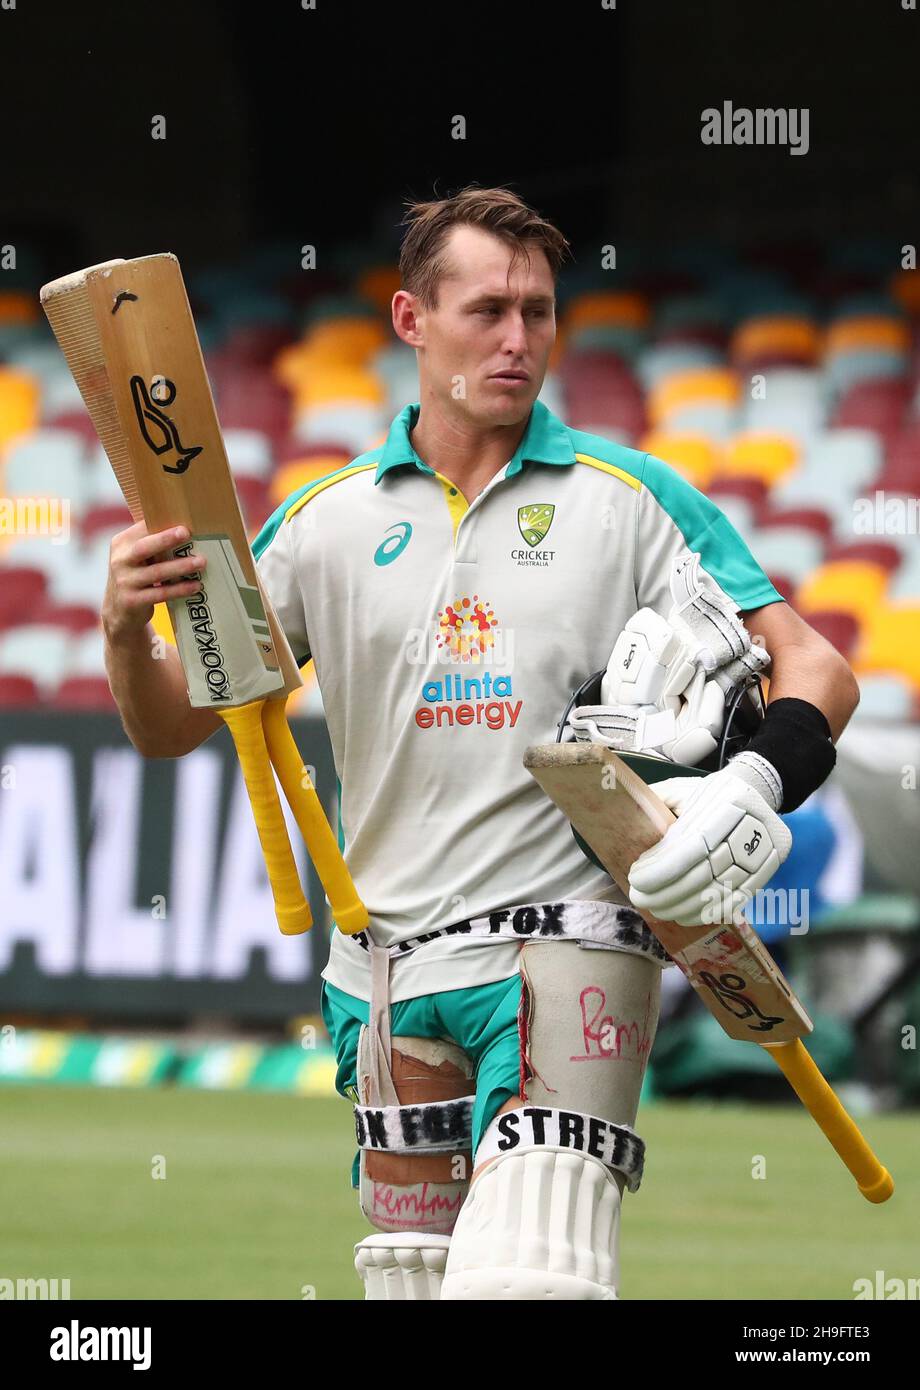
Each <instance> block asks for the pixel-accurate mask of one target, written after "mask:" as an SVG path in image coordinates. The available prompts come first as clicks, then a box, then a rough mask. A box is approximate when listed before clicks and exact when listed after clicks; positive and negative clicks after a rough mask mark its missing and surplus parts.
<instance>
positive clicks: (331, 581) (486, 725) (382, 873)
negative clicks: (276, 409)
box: [253, 401, 781, 1002]
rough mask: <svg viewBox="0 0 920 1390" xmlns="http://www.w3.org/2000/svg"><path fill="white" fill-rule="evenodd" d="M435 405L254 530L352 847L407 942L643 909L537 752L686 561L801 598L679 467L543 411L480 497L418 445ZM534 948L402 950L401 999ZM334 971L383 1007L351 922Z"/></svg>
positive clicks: (730, 583) (764, 596)
mask: <svg viewBox="0 0 920 1390" xmlns="http://www.w3.org/2000/svg"><path fill="white" fill-rule="evenodd" d="M419 409H420V407H419V405H418V404H414V405H409V406H406V408H405V409H404V410H403V411H401V413H400V414H399V415H398V416H397V417H396V418H395V420H394V421H393V423H392V425H391V427H390V430H389V433H388V436H387V439H386V442H385V444H384V445H383V446H382V447H380V448H377V449H374V450H372V451H371V452H369V453H366V454H362V455H360V456H359V457H358V458H356V459H355V460H354V462H353V463H351V464H349V465H348V466H347V467H345V468H341V469H339V470H338V471H337V472H335V473H332V474H330V475H329V476H328V477H325V478H322V479H319V480H318V481H315V482H312V483H310V484H308V485H307V486H306V487H304V488H301V489H300V490H299V491H298V492H296V493H294V494H293V495H292V496H291V497H290V498H288V499H287V501H285V502H284V503H283V504H282V506H280V507H279V508H278V509H277V511H276V512H275V513H274V514H273V515H272V516H271V517H270V518H269V520H268V521H267V522H266V524H265V526H264V527H263V528H262V531H261V532H260V534H259V535H258V537H257V538H256V540H255V542H254V543H253V552H254V554H255V556H256V559H257V563H258V570H259V574H260V576H261V578H262V580H263V582H264V584H265V587H266V589H267V591H268V594H269V596H270V598H271V600H272V603H273V604H274V606H275V608H276V610H277V613H278V617H279V619H280V621H281V623H282V626H283V627H284V630H285V632H286V634H287V637H288V640H289V642H290V644H291V647H292V649H293V652H294V655H295V657H296V658H297V660H298V662H299V664H301V665H303V664H304V662H306V661H307V660H308V659H309V658H310V657H312V659H313V661H314V663H315V669H316V676H317V681H318V684H319V689H320V692H321V695H322V700H323V705H324V708H325V713H326V719H327V722H328V727H329V735H330V740H331V744H332V750H333V755H334V759H335V766H336V772H337V775H338V779H339V782H340V786H341V803H340V810H341V832H340V843H341V844H342V846H343V850H344V854H345V859H346V862H347V864H348V867H349V869H350V871H351V874H352V876H353V878H354V881H355V884H356V886H357V889H358V892H359V893H360V895H361V897H362V899H363V900H364V902H365V904H366V906H367V909H368V912H369V914H370V924H371V932H372V935H373V939H374V940H375V941H376V942H377V943H378V944H380V945H392V944H394V943H396V942H399V941H405V940H407V939H408V938H410V937H416V936H418V935H419V934H420V933H425V932H428V931H432V930H435V929H437V928H441V927H444V926H447V925H448V924H451V923H456V922H458V921H462V920H463V919H466V918H470V917H477V916H480V915H483V914H487V913H490V912H493V911H495V910H497V909H500V908H503V907H508V906H514V905H518V904H523V903H552V902H559V901H564V900H569V899H590V900H595V901H599V902H608V903H625V902H626V901H627V900H626V899H625V898H624V896H623V895H622V894H621V893H620V891H619V890H618V889H617V887H616V886H615V884H614V883H613V881H612V880H611V879H610V878H609V876H608V875H606V874H605V873H603V872H602V871H601V870H599V869H598V868H596V867H595V865H593V864H592V863H590V861H589V860H588V859H587V858H586V857H585V856H584V855H583V854H582V852H581V850H580V849H579V847H578V845H577V844H576V842H575V839H574V837H573V835H572V831H571V827H570V825H569V822H568V821H567V820H566V818H565V817H564V816H563V815H562V813H561V812H560V811H559V810H557V808H556V807H555V805H554V804H553V803H552V802H551V801H549V799H548V798H547V797H546V796H545V794H544V793H543V792H542V791H541V789H540V787H539V786H538V785H537V783H536V782H535V781H534V780H533V778H532V777H531V776H530V774H529V773H528V772H527V771H526V769H525V768H524V766H523V764H522V756H523V752H524V749H525V747H526V746H527V745H528V744H531V743H544V742H552V741H553V740H554V738H555V731H556V726H557V723H558V721H559V718H560V716H561V714H562V711H563V710H564V708H565V706H566V703H567V702H568V700H569V697H570V696H571V694H572V692H573V690H574V689H575V688H576V687H577V686H578V685H579V684H580V683H581V682H582V681H583V680H584V679H585V678H586V677H587V676H588V675H590V674H591V672H593V671H597V670H599V669H601V668H602V667H604V666H606V664H607V661H608V659H609V657H610V653H611V651H612V649H613V645H614V643H615V641H616V639H617V637H618V636H619V634H620V632H621V631H622V629H623V627H624V626H625V624H626V621H627V619H628V618H629V617H630V616H631V615H632V614H634V613H635V612H636V610H637V609H639V608H642V607H646V606H647V607H650V608H654V609H655V610H656V611H657V612H659V613H661V614H662V615H666V614H667V612H668V611H669V609H670V607H671V597H670V591H669V576H670V572H671V565H672V561H673V559H674V558H675V557H676V556H677V555H678V554H681V553H683V552H685V551H687V550H692V551H699V552H700V554H701V556H702V567H703V568H704V569H705V570H706V571H707V572H708V573H709V574H711V575H712V577H713V578H714V579H715V580H716V581H717V582H718V583H719V584H720V585H721V586H722V588H723V589H724V590H725V591H726V593H728V594H729V595H730V596H731V597H732V598H733V599H734V601H735V603H736V604H737V606H738V608H739V610H740V611H742V612H744V611H746V610H749V609H753V608H759V607H761V606H762V605H763V604H767V603H774V602H777V601H781V596H780V595H779V594H778V593H777V591H776V589H775V588H774V587H773V585H772V584H771V583H770V582H769V580H768V579H767V577H766V575H765V574H764V572H763V571H762V570H761V568H760V567H759V565H758V564H757V563H756V561H755V560H754V558H753V557H752V555H751V553H750V551H749V550H748V548H747V546H746V545H745V543H744V541H743V540H742V539H741V537H740V536H739V535H738V533H737V531H735V529H734V528H733V527H732V526H731V524H730V523H729V521H728V520H727V518H726V517H725V516H724V515H723V514H722V512H720V511H719V509H718V508H717V507H716V506H715V505H714V504H713V503H712V502H710V501H709V500H708V499H707V498H706V497H705V496H703V495H702V494H701V493H700V492H698V491H697V490H696V489H695V488H693V487H691V486H690V484H689V483H687V482H685V481H684V480H683V479H682V478H681V477H680V475H679V474H677V473H676V472H675V471H674V470H673V469H672V468H670V467H669V466H668V465H667V464H665V463H662V462H661V461H660V460H659V459H656V458H653V457H651V456H649V455H647V454H643V453H640V452H638V451H636V450H634V449H627V448H624V447H623V446H621V445H619V444H614V443H611V442H610V441H609V440H606V439H603V438H601V437H599V436H597V435H589V434H584V433H582V432H580V431H578V430H572V429H569V428H568V426H566V425H565V424H564V423H563V422H562V421H561V420H559V419H558V418H557V417H556V416H555V415H553V414H552V412H551V411H549V410H548V409H547V408H546V406H545V405H543V404H542V402H540V401H537V402H535V404H534V406H533V409H532V411H531V415H530V419H529V421H528V426H527V429H526V432H525V434H524V437H523V439H522V440H521V444H520V446H519V448H518V449H517V451H516V453H515V454H514V457H513V458H512V459H511V460H510V462H509V463H508V464H507V465H506V466H505V467H504V468H503V469H502V470H501V471H500V472H499V473H498V474H497V475H496V477H495V478H493V479H492V481H491V482H490V483H489V484H488V486H487V487H486V488H485V489H484V490H483V491H482V492H481V493H480V494H479V496H478V497H476V498H475V499H474V500H473V501H472V502H471V503H470V504H469V505H468V504H467V502H466V501H465V499H464V498H463V497H462V495H461V494H460V492H459V491H458V489H457V488H456V486H455V485H454V484H453V483H451V482H450V480H449V479H447V478H445V477H442V476H441V475H440V474H438V473H435V472H434V470H432V469H431V468H430V467H428V465H427V464H425V463H424V462H423V461H422V460H421V459H420V458H419V456H418V455H417V454H416V452H415V450H414V449H413V447H412V443H411V439H410V432H411V430H412V428H413V427H414V425H415V422H416V420H417V419H418V415H419ZM518 951H519V946H518V944H517V943H516V942H514V941H508V940H504V939H492V938H474V937H470V936H447V937H441V938H438V939H436V940H433V941H430V942H427V943H425V944H424V945H422V946H419V947H417V948H416V949H415V950H413V951H412V952H411V953H409V954H407V955H405V956H400V957H397V958H395V959H394V960H393V963H392V970H391V977H390V980H391V985H390V997H391V999H392V1000H393V1001H394V1002H395V1001H396V1000H399V999H406V998H412V997H415V996H416V995H419V994H427V993H433V992H436V991H440V990H446V989H461V988H464V987H466V986H468V985H473V984H486V983H491V982H493V981H495V980H501V979H507V978H508V977H509V976H511V975H513V974H515V973H516V971H517V957H518ZM323 974H324V977H325V978H326V979H327V980H328V981H329V982H330V983H332V984H334V985H337V986H339V987H340V988H341V989H344V990H347V991H348V992H349V993H350V994H354V995H357V996H358V997H360V998H364V999H368V998H369V997H370V968H369V956H368V953H367V952H366V950H364V949H362V947H361V946H360V944H358V943H357V942H356V941H354V940H352V939H350V938H348V937H346V936H344V935H343V934H342V933H340V932H338V931H334V932H333V935H332V943H331V949H330V957H329V964H328V966H327V967H326V970H325V971H324V972H323Z"/></svg>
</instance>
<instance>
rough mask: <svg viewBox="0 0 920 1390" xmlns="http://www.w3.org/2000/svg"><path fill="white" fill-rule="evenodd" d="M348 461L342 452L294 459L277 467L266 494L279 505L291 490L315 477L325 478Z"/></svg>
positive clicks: (273, 502)
mask: <svg viewBox="0 0 920 1390" xmlns="http://www.w3.org/2000/svg"><path fill="white" fill-rule="evenodd" d="M348 462H349V460H348V459H346V458H345V457H344V456H343V455H342V454H319V455H317V456H316V457H315V458H308V459H294V460H293V461H292V462H291V463H286V464H284V466H283V467H282V468H279V469H278V471H277V473H275V474H274V476H273V477H272V480H271V482H270V483H269V485H268V495H269V497H270V498H271V501H272V505H273V506H275V507H279V506H280V505H281V503H282V502H284V501H286V500H287V498H288V497H290V495H291V493H292V492H296V491H297V489H298V488H301V487H303V486H304V484H305V483H311V482H313V481H314V479H316V478H325V477H326V476H327V474H329V473H334V472H335V471H336V469H337V468H344V467H345V465H346V464H347V463H348Z"/></svg>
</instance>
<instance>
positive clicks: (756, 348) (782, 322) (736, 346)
mask: <svg viewBox="0 0 920 1390" xmlns="http://www.w3.org/2000/svg"><path fill="white" fill-rule="evenodd" d="M820 346H821V335H820V332H819V330H818V327H817V325H816V324H815V323H813V322H812V321H811V320H810V319H808V318H804V317H802V316H800V315H797V314H767V315H763V316H761V317H757V318H752V319H749V320H748V321H747V322H745V323H742V324H741V325H740V327H739V328H738V329H737V330H736V332H735V334H734V337H733V338H732V344H731V356H732V362H733V364H734V365H735V367H736V368H737V369H738V370H739V371H743V372H750V371H752V370H755V369H756V368H757V366H758V365H763V364H764V363H767V362H770V363H773V364H776V365H779V364H781V363H782V364H788V365H790V366H791V365H793V364H796V363H802V364H806V365H807V364H809V363H811V362H814V361H815V360H816V359H817V357H818V354H819V351H820Z"/></svg>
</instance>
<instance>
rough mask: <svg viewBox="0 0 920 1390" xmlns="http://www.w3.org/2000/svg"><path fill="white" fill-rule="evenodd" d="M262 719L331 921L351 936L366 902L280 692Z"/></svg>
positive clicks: (362, 923)
mask: <svg viewBox="0 0 920 1390" xmlns="http://www.w3.org/2000/svg"><path fill="white" fill-rule="evenodd" d="M262 725H263V727H264V730H265V742H266V745H267V746H268V754H269V757H270V758H271V760H272V762H273V763H274V766H275V771H276V772H277V774H278V780H279V782H280V783H281V786H282V788H283V789H284V795H285V796H286V797H287V800H288V804H289V806H290V808H291V810H292V811H293V812H294V819H295V820H296V821H297V824H298V826H299V827H300V833H301V835H302V836H303V838H304V843H305V844H306V846H307V850H308V852H309V855H310V858H311V859H312V861H313V863H314V865H315V866H316V872H317V874H318V875H319V880H320V882H321V883H322V885H323V888H324V889H325V890H326V896H327V897H328V899H329V905H330V907H331V908H332V915H333V917H334V918H335V924H336V926H337V927H338V929H339V931H341V932H344V933H345V935H346V936H354V934H355V932H359V931H364V930H365V928H366V927H367V925H368V918H367V908H366V907H365V906H364V904H363V902H362V901H361V899H360V898H359V897H358V890H357V889H356V888H355V885H354V881H353V879H352V877H351V874H350V873H349V872H348V866H347V864H346V863H345V860H344V859H343V858H342V853H341V850H340V849H339V847H338V844H337V843H336V839H335V836H334V835H333V833H332V827H331V826H330V824H329V822H328V820H327V819H326V813H325V811H324V810H323V807H322V804H321V802H320V799H319V797H318V796H317V794H316V788H315V787H314V786H313V783H312V782H311V781H310V778H309V776H308V774H307V770H306V768H305V767H304V763H303V758H302V757H301V756H300V749H299V748H298V747H297V744H296V743H295V741H294V735H293V734H292V733H291V729H290V725H289V724H288V722H287V715H286V714H285V698H284V697H283V696H281V697H278V698H276V699H273V700H266V701H265V706H264V708H263V710H262Z"/></svg>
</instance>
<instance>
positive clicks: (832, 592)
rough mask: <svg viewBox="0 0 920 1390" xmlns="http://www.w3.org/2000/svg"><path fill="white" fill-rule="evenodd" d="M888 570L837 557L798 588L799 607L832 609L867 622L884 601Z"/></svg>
mask: <svg viewBox="0 0 920 1390" xmlns="http://www.w3.org/2000/svg"><path fill="white" fill-rule="evenodd" d="M887 587H888V572H887V570H885V569H883V568H882V566H881V565H873V564H869V563H868V562H867V561H865V560H838V561H836V562H835V563H834V564H830V565H822V566H821V568H820V569H818V570H816V571H815V572H814V574H812V575H810V576H809V577H808V578H807V579H805V580H804V581H803V583H802V584H801V585H800V586H799V588H798V590H797V591H796V607H797V608H799V609H800V610H801V612H802V613H803V615H804V616H805V617H806V618H807V616H808V614H809V612H815V611H821V610H832V611H839V612H844V613H852V614H853V616H854V617H855V618H858V619H859V620H860V622H862V623H866V622H868V621H869V619H870V618H871V617H872V615H873V614H874V613H876V612H877V611H878V610H879V609H880V608H881V607H882V604H883V602H884V598H885V592H886V590H887Z"/></svg>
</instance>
